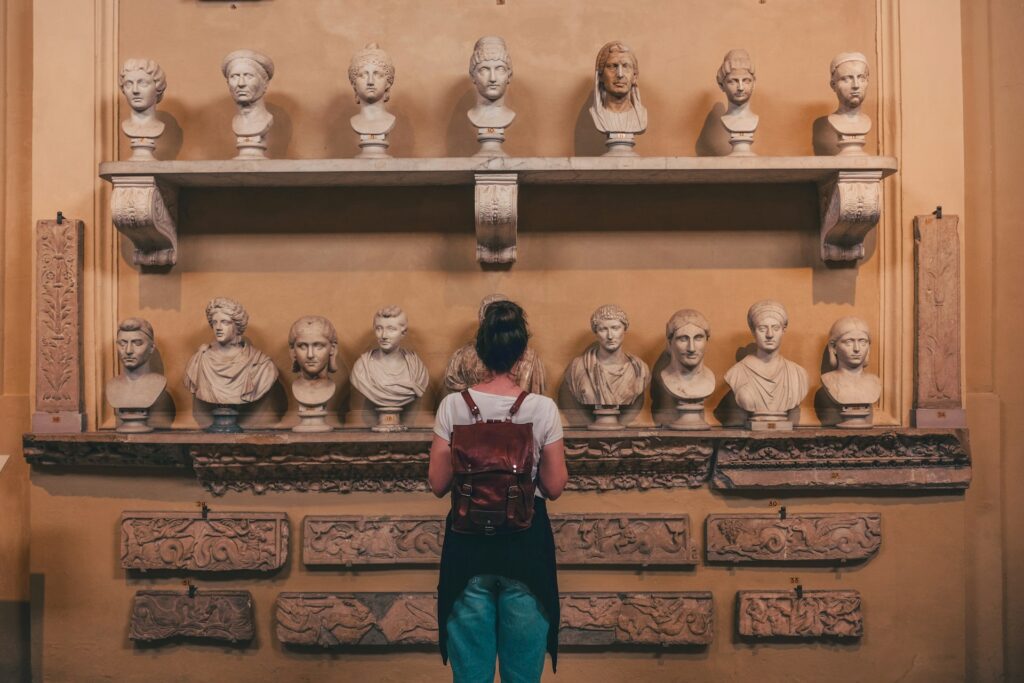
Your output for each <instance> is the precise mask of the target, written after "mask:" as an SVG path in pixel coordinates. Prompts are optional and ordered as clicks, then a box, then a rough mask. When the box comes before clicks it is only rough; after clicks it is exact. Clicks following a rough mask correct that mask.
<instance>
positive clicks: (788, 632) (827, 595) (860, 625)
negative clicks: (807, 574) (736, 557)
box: [736, 590, 864, 639]
mask: <svg viewBox="0 0 1024 683" xmlns="http://www.w3.org/2000/svg"><path fill="white" fill-rule="evenodd" d="M736 629H737V631H738V632H739V634H740V635H741V636H747V637H751V638H802V639H814V638H859V637H861V636H862V635H864V616H863V614H861V604H860V593H859V592H858V591H855V590H812V591H803V592H802V594H801V595H797V593H796V592H794V591H739V592H738V593H736Z"/></svg>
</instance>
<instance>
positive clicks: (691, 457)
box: [23, 427, 971, 495]
mask: <svg viewBox="0 0 1024 683" xmlns="http://www.w3.org/2000/svg"><path fill="white" fill-rule="evenodd" d="M431 439H432V432H431V431H430V430H426V429H420V430H410V431H407V432H397V433H383V434H382V433H377V432H370V431H366V430H359V431H356V430H344V431H335V432H328V433H324V434H295V433H293V432H285V431H253V432H244V433H242V434H209V433H206V432H197V431H184V430H181V431H165V432H152V433H149V434H122V433H117V432H112V431H111V432H88V433H82V434H26V435H24V437H23V447H24V453H25V458H26V460H27V461H28V462H29V463H31V464H32V465H33V466H34V467H38V468H61V469H65V468H96V467H98V468H128V469H145V470H150V471H153V470H159V471H166V472H175V471H177V472H179V473H182V474H186V473H188V472H190V471H191V472H193V473H194V474H195V475H196V477H197V478H198V480H199V482H200V483H201V484H202V485H203V486H204V487H205V488H207V489H208V490H210V491H211V492H213V493H214V494H217V495H219V494H222V493H224V492H225V491H228V490H237V491H254V492H256V493H262V492H264V491H287V490H299V491H333V492H340V493H346V492H349V491H425V490H427V484H426V479H427V463H428V460H429V452H430V443H431ZM565 452H566V460H567V462H568V465H569V473H570V480H569V484H568V488H569V489H571V490H600V491H605V490H630V489H640V490H642V489H651V488H684V487H691V488H692V487H698V486H701V485H703V484H704V483H705V482H710V485H711V486H712V487H713V488H718V489H777V488H787V489H836V488H839V489H859V488H866V489H904V488H908V489H965V488H967V486H968V485H969V484H970V479H971V458H970V451H969V446H968V435H967V431H966V430H955V429H927V430H926V429H907V428H893V427H884V428H878V429H865V430H840V429H810V428H809V429H797V430H794V431H791V432H785V433H770V434H767V435H765V433H763V432H748V431H742V430H731V429H730V430H726V429H715V430H708V431H706V432H699V433H687V434H683V433H680V432H673V431H668V430H661V429H650V430H622V431H616V432H592V431H586V430H566V432H565Z"/></svg>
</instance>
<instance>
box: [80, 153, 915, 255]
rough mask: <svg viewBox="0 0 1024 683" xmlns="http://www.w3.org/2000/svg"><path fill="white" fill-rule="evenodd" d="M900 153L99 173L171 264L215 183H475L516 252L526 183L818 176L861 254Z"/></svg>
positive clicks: (486, 223)
mask: <svg viewBox="0 0 1024 683" xmlns="http://www.w3.org/2000/svg"><path fill="white" fill-rule="evenodd" d="M898 167H899V164H898V162H897V160H896V159H895V158H894V157H878V156H864V157H747V158H731V157H631V158H616V157H611V158H609V157H519V158H516V157H507V158H500V157H494V158H489V159H477V158H473V157H437V158H435V157H422V158H406V159H394V158H391V159H377V160H366V159H264V160H230V161H227V160H203V161H109V162H103V163H101V164H100V167H99V175H100V177H101V178H103V179H104V180H106V181H108V182H110V183H111V185H112V187H113V190H112V195H111V206H112V209H113V211H112V218H113V222H114V226H115V227H116V228H117V229H118V231H120V232H121V233H122V234H124V235H125V237H127V238H128V239H129V240H131V242H132V244H133V245H134V247H135V250H134V253H133V256H132V260H133V262H134V263H135V264H136V265H142V266H173V265H174V264H175V263H176V261H177V258H178V253H177V230H178V228H177V211H178V192H179V190H180V189H181V188H190V187H209V188H230V187H330V186H355V187H371V186H384V187H396V186H440V185H473V186H474V187H475V193H474V217H475V218H474V222H475V231H476V235H477V260H478V261H479V262H480V263H482V264H487V263H491V264H494V263H501V264H511V263H514V262H515V261H516V258H517V228H518V226H517V223H518V187H519V185H523V184H527V185H529V184H537V185H568V184H572V185H602V184H608V183H616V184H626V185H644V184H668V185H671V184H691V183H717V184H737V183H814V184H815V185H816V187H817V192H818V196H819V203H820V206H821V210H820V216H819V219H820V232H821V258H822V259H823V260H824V261H825V262H826V263H837V262H844V261H858V260H860V259H862V258H864V256H865V251H864V246H863V243H864V238H865V237H866V236H867V234H868V233H869V232H870V231H871V230H872V229H873V228H874V227H875V226H876V225H877V224H878V220H879V217H880V214H881V183H882V179H883V178H885V177H887V176H889V175H892V174H893V173H895V172H896V171H897V169H898Z"/></svg>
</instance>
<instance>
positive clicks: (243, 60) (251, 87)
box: [220, 50, 274, 107]
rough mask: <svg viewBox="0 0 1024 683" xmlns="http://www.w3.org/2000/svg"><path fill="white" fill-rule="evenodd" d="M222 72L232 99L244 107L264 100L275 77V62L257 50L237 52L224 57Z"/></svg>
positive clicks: (221, 66)
mask: <svg viewBox="0 0 1024 683" xmlns="http://www.w3.org/2000/svg"><path fill="white" fill-rule="evenodd" d="M220 70H221V73H223V74H224V78H225V79H226V80H227V82H228V89H229V90H230V91H231V98H232V99H234V101H235V103H236V104H238V105H239V106H243V107H244V106H249V105H252V104H256V103H257V102H259V101H260V100H262V99H263V96H264V95H265V94H266V93H267V85H269V83H270V79H272V78H273V77H274V62H273V60H271V59H270V57H268V56H266V55H265V54H262V53H260V52H256V51H255V50H235V51H234V52H231V53H229V54H228V55H227V56H226V57H224V59H223V61H221V65H220Z"/></svg>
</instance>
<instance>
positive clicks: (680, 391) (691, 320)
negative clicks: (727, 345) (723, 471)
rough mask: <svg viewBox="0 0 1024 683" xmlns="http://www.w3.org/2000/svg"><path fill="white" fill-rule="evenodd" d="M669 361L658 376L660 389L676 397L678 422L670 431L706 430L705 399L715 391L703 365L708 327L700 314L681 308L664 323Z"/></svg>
mask: <svg viewBox="0 0 1024 683" xmlns="http://www.w3.org/2000/svg"><path fill="white" fill-rule="evenodd" d="M665 337H666V339H667V340H668V349H667V350H668V357H669V362H668V365H666V366H665V367H664V368H663V369H662V370H661V373H660V379H661V384H662V386H664V387H665V389H666V391H668V393H670V394H672V396H674V397H675V398H676V401H677V404H676V407H677V409H678V411H679V419H678V420H676V421H675V422H674V423H672V424H670V425H668V427H670V428H671V429H707V428H708V424H707V422H706V421H705V420H704V400H705V399H707V397H708V396H710V395H711V394H713V393H714V391H715V374H714V373H713V372H711V370H709V369H708V368H707V367H705V366H704V351H705V350H706V349H707V344H708V340H710V339H711V324H710V323H708V319H707V318H705V317H704V315H703V314H702V313H700V311H695V310H693V309H690V308H684V309H682V310H679V311H676V312H675V313H673V314H672V317H671V318H669V320H668V322H667V323H666V324H665Z"/></svg>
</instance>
